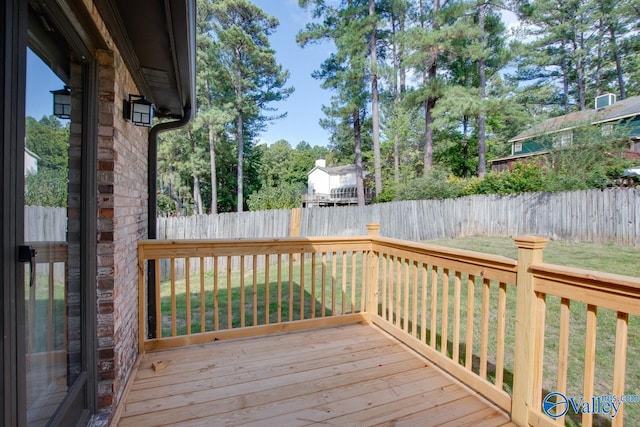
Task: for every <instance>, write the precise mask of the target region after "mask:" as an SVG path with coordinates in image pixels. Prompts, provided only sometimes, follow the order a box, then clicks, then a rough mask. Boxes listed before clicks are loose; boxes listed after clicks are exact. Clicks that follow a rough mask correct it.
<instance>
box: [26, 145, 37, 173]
mask: <svg viewBox="0 0 640 427" xmlns="http://www.w3.org/2000/svg"><path fill="white" fill-rule="evenodd" d="M39 159H40V157H38V155H37V154H36V153H34V152H33V151H31V150H29V149H28V148H25V149H24V176H27V175H28V174H31V175H35V174H36V173H38V160H39Z"/></svg>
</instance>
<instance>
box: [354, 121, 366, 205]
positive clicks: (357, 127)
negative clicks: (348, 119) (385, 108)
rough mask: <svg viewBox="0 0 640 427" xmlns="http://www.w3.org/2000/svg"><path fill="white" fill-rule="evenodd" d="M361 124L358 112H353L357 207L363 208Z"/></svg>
mask: <svg viewBox="0 0 640 427" xmlns="http://www.w3.org/2000/svg"><path fill="white" fill-rule="evenodd" d="M361 128H362V124H361V122H360V112H359V111H357V110H356V111H354V112H353V135H354V145H355V155H356V192H357V197H358V206H364V181H363V179H362V135H361Z"/></svg>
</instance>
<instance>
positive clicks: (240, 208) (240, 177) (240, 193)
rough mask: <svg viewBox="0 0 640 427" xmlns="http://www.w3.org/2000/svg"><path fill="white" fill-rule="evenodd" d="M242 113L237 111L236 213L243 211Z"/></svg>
mask: <svg viewBox="0 0 640 427" xmlns="http://www.w3.org/2000/svg"><path fill="white" fill-rule="evenodd" d="M242 119H243V117H242V111H238V123H237V126H236V139H237V140H238V209H237V210H238V212H242V211H243V209H244V195H243V185H242V181H243V179H244V173H243V168H242V164H243V162H244V136H243V134H242V131H243V128H242Z"/></svg>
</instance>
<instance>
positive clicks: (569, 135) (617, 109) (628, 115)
mask: <svg viewBox="0 0 640 427" xmlns="http://www.w3.org/2000/svg"><path fill="white" fill-rule="evenodd" d="M584 125H592V126H597V127H599V128H600V132H601V134H602V136H604V137H606V136H609V135H611V134H612V133H613V131H614V129H616V128H620V127H624V129H623V131H624V132H625V135H626V137H628V138H629V141H630V142H629V149H628V150H627V151H625V154H626V155H627V156H629V157H631V158H636V157H640V96H634V97H631V98H627V99H625V100H623V101H618V102H616V96H615V95H613V94H606V95H602V96H599V97H597V98H596V102H595V108H594V109H592V110H591V109H590V110H584V111H577V112H574V113H570V114H566V115H564V116H559V117H553V118H550V119H548V120H545V121H543V122H541V123H538V124H536V125H534V126H532V127H531V128H530V129H528V130H526V131H524V132H521V133H520V134H518V135H516V136H515V137H513V138H512V139H510V140H509V143H510V144H511V155H509V156H506V157H502V158H499V159H494V160H491V169H492V170H493V171H504V170H511V169H512V168H513V165H514V163H516V162H518V161H521V160H522V159H525V158H531V157H534V156H540V155H544V154H547V153H549V150H551V149H552V148H559V147H564V146H568V145H571V144H573V137H574V130H575V129H576V128H579V127H581V126H584Z"/></svg>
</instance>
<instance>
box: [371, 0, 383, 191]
mask: <svg viewBox="0 0 640 427" xmlns="http://www.w3.org/2000/svg"><path fill="white" fill-rule="evenodd" d="M375 14H376V2H375V1H374V0H369V17H370V18H373V17H374V16H375ZM376 27H377V25H376V22H375V21H373V23H372V28H371V115H372V122H373V123H372V125H373V163H374V174H375V182H376V195H378V194H381V193H382V164H381V159H380V158H381V155H380V117H379V113H378V52H377V42H376Z"/></svg>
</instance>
